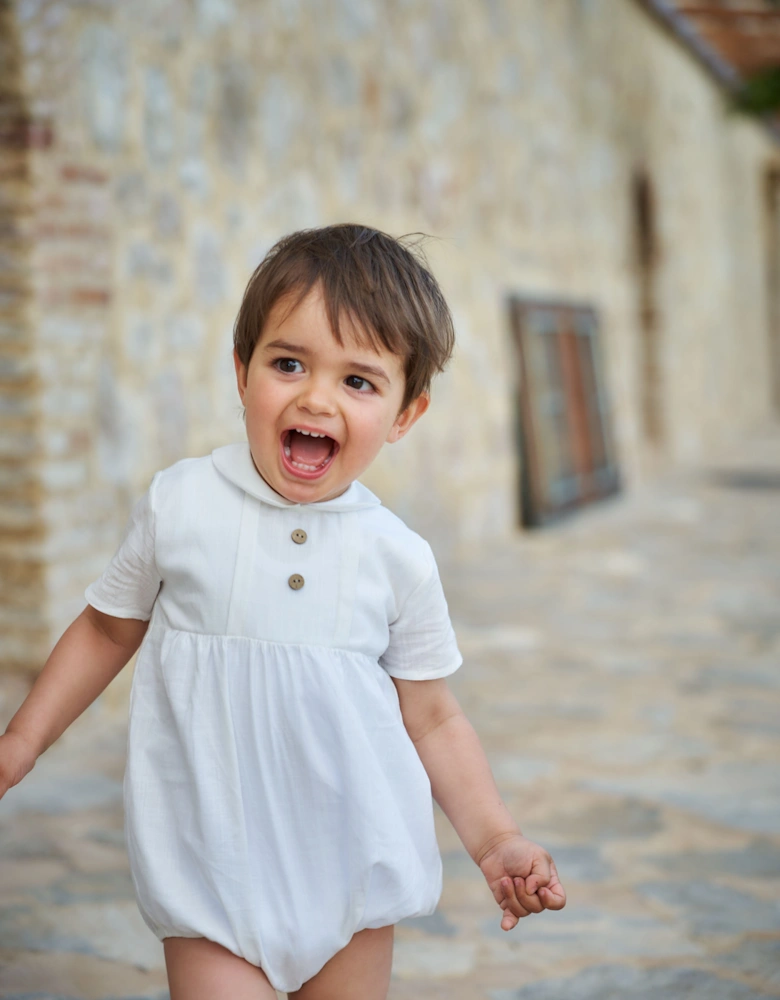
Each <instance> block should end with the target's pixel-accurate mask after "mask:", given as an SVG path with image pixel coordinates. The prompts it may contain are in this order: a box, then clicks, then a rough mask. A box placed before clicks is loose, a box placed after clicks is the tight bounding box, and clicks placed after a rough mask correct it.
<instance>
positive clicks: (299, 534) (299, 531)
mask: <svg viewBox="0 0 780 1000" xmlns="http://www.w3.org/2000/svg"><path fill="white" fill-rule="evenodd" d="M291 537H292V540H293V541H294V542H295V544H296V545H303V543H304V542H305V541H306V539H307V538H308V535H307V534H306V532H305V531H304V530H303V528H296V529H295V531H294V532H293V533H292V536H291Z"/></svg>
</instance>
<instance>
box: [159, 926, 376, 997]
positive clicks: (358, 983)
mask: <svg viewBox="0 0 780 1000" xmlns="http://www.w3.org/2000/svg"><path fill="white" fill-rule="evenodd" d="M394 930H395V928H394V926H393V925H392V924H390V925H388V926H387V927H379V928H377V929H373V928H371V929H366V930H363V931H358V932H357V934H355V935H353V937H352V940H351V941H350V942H349V944H348V945H347V946H346V947H345V948H342V949H341V951H339V952H337V953H336V954H335V955H334V956H333V958H331V959H330V961H329V962H326V964H325V965H324V966H323V967H322V968H321V969H320V971H319V972H318V973H317V975H316V976H312V978H311V979H309V980H308V981H307V982H305V983H304V984H303V986H301V988H300V989H299V990H296V991H295V992H294V993H289V994H288V997H289V998H290V1000H293V998H294V1000H387V991H388V989H389V988H390V972H391V969H392V966H393V933H394ZM171 1000H176V998H175V997H171Z"/></svg>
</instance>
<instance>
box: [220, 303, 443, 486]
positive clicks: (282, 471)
mask: <svg viewBox="0 0 780 1000" xmlns="http://www.w3.org/2000/svg"><path fill="white" fill-rule="evenodd" d="M288 309H289V300H287V299H281V300H279V301H278V302H276V303H275V304H274V306H273V308H272V309H271V312H270V314H269V316H268V320H267V322H266V324H265V326H264V327H263V332H262V335H261V337H260V340H259V341H258V343H257V345H256V347H255V349H254V353H253V354H252V357H251V359H250V362H249V365H248V367H247V366H245V365H243V364H242V363H241V361H240V360H239V358H238V356H237V355H236V354H235V352H234V361H235V365H236V377H237V380H238V392H239V395H240V396H241V402H242V403H243V404H244V407H245V408H246V431H247V437H248V439H249V446H250V449H251V451H252V458H253V459H254V463H255V466H256V467H257V469H258V471H259V473H260V475H261V476H262V477H263V479H265V481H266V482H267V483H268V485H269V486H271V487H272V488H273V489H274V490H276V492H277V493H281V495H282V496H284V497H286V498H287V499H288V500H292V501H293V502H294V503H315V502H317V501H320V500H331V499H333V497H337V496H339V495H340V494H341V493H343V492H344V491H345V490H346V489H347V487H348V486H349V484H350V483H351V482H352V481H353V480H354V479H357V478H358V476H360V475H361V473H362V472H363V471H364V470H365V469H367V468H368V466H369V465H370V464H371V462H372V461H373V460H374V458H375V457H376V455H377V453H378V452H379V450H380V448H381V447H382V445H383V444H384V443H385V441H389V442H393V441H398V440H399V438H401V437H403V436H404V434H406V432H407V431H408V430H409V428H410V427H411V426H412V424H414V423H415V421H416V420H417V419H418V418H419V417H421V416H422V414H423V413H424V412H425V410H426V409H427V407H428V397H427V396H420V397H418V398H417V399H416V400H413V401H412V402H411V403H410V404H409V406H408V407H407V408H406V409H405V410H404V411H403V412H402V413H399V407H400V406H401V403H402V401H403V395H404V389H405V384H406V383H405V376H404V369H403V359H402V358H400V357H399V356H398V355H397V354H392V353H391V352H390V351H388V350H386V349H384V348H383V349H382V350H381V351H378V352H376V351H374V350H373V349H372V348H371V347H360V346H358V345H357V343H356V342H355V339H354V333H351V330H352V327H351V326H350V324H349V322H348V320H347V318H346V317H345V319H344V321H343V322H342V324H341V327H342V330H343V334H344V336H343V339H344V346H343V347H340V346H339V345H338V343H337V342H336V340H335V338H334V337H333V334H332V332H331V328H330V324H329V322H328V317H327V313H326V311H325V304H324V302H323V299H322V292H321V289H320V287H319V285H315V286H314V288H313V289H312V290H311V292H310V293H309V294H308V295H307V296H306V298H305V299H304V300H303V301H302V302H301V303H300V305H298V306H297V307H296V308H295V309H293V310H292V312H290V313H289V314H288V315H286V316H285V313H286V312H287V310H288ZM301 431H309V432H313V433H310V434H308V435H307V434H303V433H300V432H301ZM315 434H323V435H326V436H325V437H315V436H314V435H315Z"/></svg>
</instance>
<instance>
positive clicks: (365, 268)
mask: <svg viewBox="0 0 780 1000" xmlns="http://www.w3.org/2000/svg"><path fill="white" fill-rule="evenodd" d="M411 235H412V236H417V235H418V234H411ZM401 240H408V237H401V238H400V239H394V238H393V237H392V236H388V235H387V233H383V232H380V231H379V230H377V229H370V228H369V227H368V226H359V225H354V224H352V223H342V224H339V225H335V226H325V227H323V228H321V229H302V230H300V231H299V232H296V233H291V234H290V235H289V236H284V237H283V238H282V239H281V240H279V242H278V243H276V244H275V245H274V246H273V247H272V248H271V249H270V250H269V251H268V253H267V254H266V256H265V258H264V259H263V261H262V262H261V263H260V265H259V266H258V267H257V269H256V270H255V272H254V274H253V275H252V277H251V278H250V279H249V283H248V285H247V287H246V291H245V292H244V298H243V301H242V302H241V308H240V309H239V311H238V316H237V317H236V322H235V326H234V328H233V343H234V345H235V348H236V352H237V353H238V357H239V358H240V360H241V362H242V363H243V364H244V365H248V364H249V361H250V358H251V357H252V352H253V351H254V349H255V347H256V346H257V343H258V341H259V340H260V337H261V336H262V332H263V327H264V325H265V322H266V320H267V319H268V315H269V313H270V311H271V309H272V307H273V306H274V304H275V303H276V302H277V301H278V300H279V299H281V298H282V297H284V296H286V295H290V294H293V293H296V294H294V297H293V298H292V301H291V305H290V311H292V310H293V309H294V308H295V307H296V306H297V305H299V304H300V303H301V302H302V301H303V299H304V298H305V297H306V296H307V295H308V293H309V292H310V290H311V289H312V287H313V286H314V285H315V284H316V283H317V282H319V283H320V285H321V287H322V291H323V297H324V301H325V308H326V311H327V315H328V320H329V322H330V326H331V330H332V331H333V336H334V337H335V339H336V341H337V343H338V344H339V345H343V343H344V341H343V339H342V336H341V329H340V327H339V319H340V317H342V316H343V315H344V314H345V313H346V315H347V316H348V317H349V319H351V320H352V322H353V323H354V324H355V325H356V326H357V328H358V329H359V331H360V334H359V335H364V337H365V342H367V343H368V344H369V345H370V346H371V347H373V348H374V349H375V350H376V349H381V347H382V346H384V347H386V348H387V349H388V350H389V351H391V352H392V353H393V354H397V355H399V356H401V357H403V358H404V359H405V365H404V373H405V376H406V389H405V392H404V398H403V402H402V404H401V409H402V410H404V409H405V408H406V407H407V406H408V405H409V403H411V402H412V400H414V399H416V398H417V397H418V396H420V395H421V394H422V393H424V392H427V391H428V390H429V388H430V384H431V379H432V378H433V376H434V375H435V374H436V373H437V372H440V371H443V370H444V366H445V365H446V363H447V361H448V360H449V358H450V356H451V355H452V350H453V347H454V345H455V333H454V330H453V326H452V316H451V315H450V311H449V309H448V308H447V303H446V302H445V301H444V296H443V295H442V293H441V289H440V288H439V286H438V284H437V283H436V280H435V278H434V277H433V275H432V274H431V272H430V271H429V270H428V267H427V262H426V261H425V258H424V257H423V256H422V251H421V250H420V249H419V245H418V244H411V247H412V249H410V248H409V246H405V245H404V244H403V243H402V242H401Z"/></svg>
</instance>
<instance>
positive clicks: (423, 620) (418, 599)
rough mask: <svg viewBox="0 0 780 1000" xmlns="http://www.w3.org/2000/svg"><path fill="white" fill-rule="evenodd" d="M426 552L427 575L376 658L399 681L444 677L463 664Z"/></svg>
mask: <svg viewBox="0 0 780 1000" xmlns="http://www.w3.org/2000/svg"><path fill="white" fill-rule="evenodd" d="M428 553H429V556H430V562H431V565H430V572H429V574H428V576H427V577H426V579H425V580H423V582H422V583H420V584H419V585H418V586H417V587H416V588H415V589H414V590H413V591H412V593H411V594H410V595H409V596H408V597H407V598H406V600H405V601H404V604H403V607H402V608H401V612H400V614H399V615H398V617H397V618H396V620H395V621H394V622H391V623H390V643H389V645H388V647H387V649H386V650H385V651H384V653H383V654H382V656H381V657H380V658H379V663H380V666H382V667H384V669H385V670H386V671H387V672H388V674H390V676H391V677H398V678H399V679H400V680H410V681H426V680H434V679H435V678H437V677H446V676H447V675H448V674H452V673H454V672H455V671H456V670H457V669H458V667H459V666H460V665H461V664H462V663H463V657H462V656H461V655H460V650H459V649H458V643H457V639H456V638H455V632H454V630H453V627H452V622H451V621H450V616H449V611H448V610H447V601H446V598H445V596H444V590H443V588H442V585H441V579H440V578H439V571H438V568H437V566H436V560H435V558H434V556H433V552H431V550H430V546H428Z"/></svg>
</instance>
